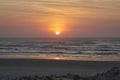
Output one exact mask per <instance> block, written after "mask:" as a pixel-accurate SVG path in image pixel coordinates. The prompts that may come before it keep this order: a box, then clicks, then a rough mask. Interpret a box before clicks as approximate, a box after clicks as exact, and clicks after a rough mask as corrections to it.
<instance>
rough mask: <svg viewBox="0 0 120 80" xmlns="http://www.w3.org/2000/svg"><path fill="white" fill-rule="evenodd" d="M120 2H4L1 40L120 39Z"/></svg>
mask: <svg viewBox="0 0 120 80" xmlns="http://www.w3.org/2000/svg"><path fill="white" fill-rule="evenodd" d="M119 7H120V1H119V0H1V1H0V37H55V32H56V31H60V32H61V37H120V36H119V35H120V31H119V30H120V9H119Z"/></svg>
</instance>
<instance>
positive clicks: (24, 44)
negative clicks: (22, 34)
mask: <svg viewBox="0 0 120 80" xmlns="http://www.w3.org/2000/svg"><path fill="white" fill-rule="evenodd" d="M0 58H37V59H43V58H44V59H56V60H57V59H59V60H62V59H66V60H99V61H104V60H105V61H107V60H108V61H109V60H110V61H120V38H0Z"/></svg>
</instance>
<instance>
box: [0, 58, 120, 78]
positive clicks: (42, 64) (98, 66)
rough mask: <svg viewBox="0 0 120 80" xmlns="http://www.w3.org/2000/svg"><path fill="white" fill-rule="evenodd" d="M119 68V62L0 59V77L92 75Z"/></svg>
mask: <svg viewBox="0 0 120 80" xmlns="http://www.w3.org/2000/svg"><path fill="white" fill-rule="evenodd" d="M114 66H117V67H120V61H72V60H69V61H68V60H67V61H66V60H43V59H0V75H1V76H6V75H13V76H23V75H35V74H40V75H46V74H48V75H49V74H67V73H72V74H79V75H94V74H96V73H101V72H104V71H107V70H109V69H110V68H111V67H114Z"/></svg>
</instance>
